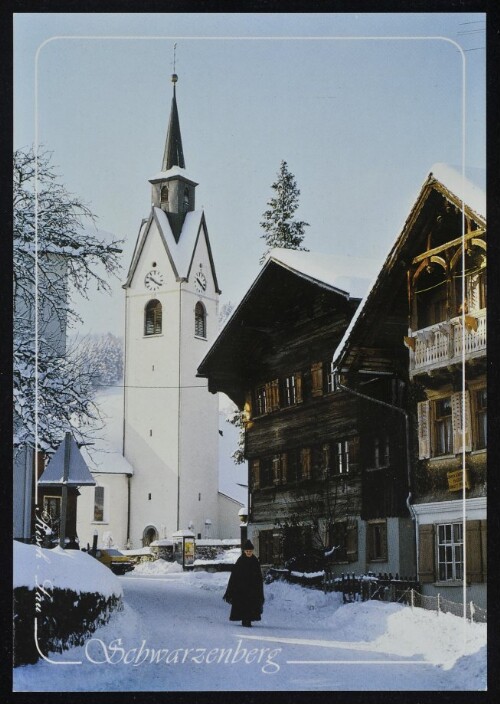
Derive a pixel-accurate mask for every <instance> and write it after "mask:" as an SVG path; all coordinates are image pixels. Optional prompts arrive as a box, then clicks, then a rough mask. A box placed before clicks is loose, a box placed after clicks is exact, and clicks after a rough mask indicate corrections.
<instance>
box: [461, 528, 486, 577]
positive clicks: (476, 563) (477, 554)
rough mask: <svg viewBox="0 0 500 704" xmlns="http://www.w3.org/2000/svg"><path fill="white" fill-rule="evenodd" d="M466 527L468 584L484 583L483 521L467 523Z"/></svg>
mask: <svg viewBox="0 0 500 704" xmlns="http://www.w3.org/2000/svg"><path fill="white" fill-rule="evenodd" d="M465 526H466V546H465V549H466V570H467V582H482V581H483V580H484V576H483V569H482V567H483V560H482V550H481V537H482V536H481V521H467V522H466V524H465Z"/></svg>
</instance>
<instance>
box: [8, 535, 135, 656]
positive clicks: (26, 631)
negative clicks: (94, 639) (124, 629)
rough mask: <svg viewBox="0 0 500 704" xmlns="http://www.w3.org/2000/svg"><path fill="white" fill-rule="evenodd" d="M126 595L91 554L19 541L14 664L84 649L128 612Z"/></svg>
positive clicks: (15, 593)
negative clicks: (115, 616) (123, 611)
mask: <svg viewBox="0 0 500 704" xmlns="http://www.w3.org/2000/svg"><path fill="white" fill-rule="evenodd" d="M122 595H123V592H122V587H121V584H120V581H119V580H118V579H117V578H116V576H115V575H114V574H113V573H112V572H111V570H109V569H108V568H107V567H105V566H104V565H102V564H101V563H100V562H98V561H97V560H95V559H94V558H93V557H91V556H90V555H88V554H87V553H84V552H80V551H78V550H62V549H61V548H54V549H53V550H47V549H44V548H40V547H37V546H35V545H25V544H23V543H19V542H16V541H14V665H16V666H17V665H22V664H27V663H34V662H36V661H37V660H38V659H39V658H40V657H42V655H43V656H46V657H49V658H50V653H51V652H52V653H53V652H62V651H63V650H67V649H68V648H70V647H72V646H75V645H81V644H82V643H83V642H84V641H85V640H86V639H87V638H88V637H89V636H90V635H91V634H92V633H93V632H94V631H95V629H96V628H97V627H98V626H100V625H102V624H105V623H107V622H108V621H109V618H110V616H111V613H112V612H113V611H114V610H117V609H121V608H122Z"/></svg>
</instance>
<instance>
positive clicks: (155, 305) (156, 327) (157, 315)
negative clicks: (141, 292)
mask: <svg viewBox="0 0 500 704" xmlns="http://www.w3.org/2000/svg"><path fill="white" fill-rule="evenodd" d="M161 317H162V316H161V303H160V301H157V300H156V299H153V300H152V301H149V303H148V304H147V305H146V311H145V315H144V334H145V335H159V334H160V333H161Z"/></svg>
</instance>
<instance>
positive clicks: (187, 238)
mask: <svg viewBox="0 0 500 704" xmlns="http://www.w3.org/2000/svg"><path fill="white" fill-rule="evenodd" d="M153 222H155V223H156V225H157V227H158V231H159V233H160V237H161V240H162V242H163V245H164V247H165V251H166V252H167V255H168V258H169V261H170V264H171V266H172V269H173V272H174V275H175V277H176V279H177V280H178V281H180V280H183V279H186V280H187V279H188V278H189V275H190V273H191V268H192V265H193V259H194V253H195V251H196V246H197V244H198V240H199V238H200V237H201V236H202V237H205V240H206V244H207V250H208V256H209V258H210V266H211V269H212V275H213V279H214V284H215V289H216V291H217V292H218V293H220V290H219V285H218V283H217V276H216V273H215V265H214V261H213V257H212V250H211V247H210V240H209V239H208V234H207V230H206V222H205V213H204V212H203V210H193V211H189V212H187V213H186V217H185V219H184V223H183V225H182V230H181V234H180V236H179V239H178V240H177V241H176V239H175V237H174V234H173V232H172V228H171V227H170V222H169V220H168V217H167V215H166V213H164V212H163V210H162V209H161V208H157V207H155V206H153V207H152V208H151V214H150V216H149V219H148V220H147V221H146V222H143V223H142V224H141V227H140V229H139V235H138V240H137V244H136V247H135V251H134V256H133V258H132V263H131V265H130V269H129V272H128V276H127V280H126V281H125V283H124V284H123V288H127V286H130V283H131V281H132V278H133V276H134V272H135V269H136V267H137V263H138V261H139V259H140V256H141V252H142V248H143V246H144V243H145V241H146V238H147V236H148V233H149V230H150V228H151V225H152V223H153Z"/></svg>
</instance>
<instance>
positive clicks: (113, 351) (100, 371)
mask: <svg viewBox="0 0 500 704" xmlns="http://www.w3.org/2000/svg"><path fill="white" fill-rule="evenodd" d="M75 351H76V354H77V357H78V359H79V360H80V362H81V365H82V371H85V372H88V373H90V375H91V377H92V384H93V386H94V388H96V389H97V388H99V387H101V386H113V385H115V384H118V383H120V382H121V381H122V379H123V339H122V338H121V337H117V336H116V335H112V334H111V333H110V332H108V333H107V334H106V335H89V336H88V337H86V338H84V339H83V340H82V341H81V342H80V343H79V344H78V343H77V344H76V345H75Z"/></svg>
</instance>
